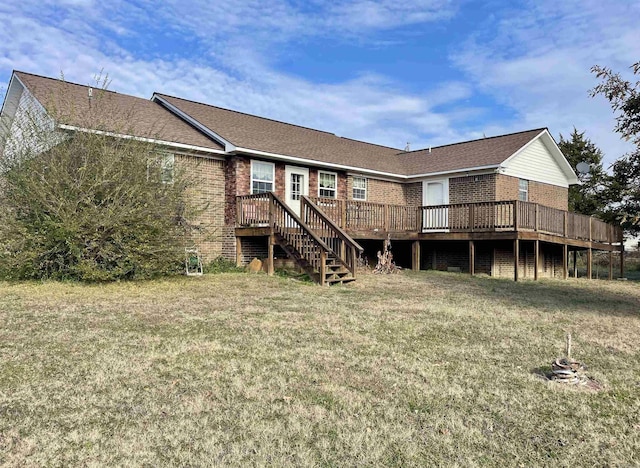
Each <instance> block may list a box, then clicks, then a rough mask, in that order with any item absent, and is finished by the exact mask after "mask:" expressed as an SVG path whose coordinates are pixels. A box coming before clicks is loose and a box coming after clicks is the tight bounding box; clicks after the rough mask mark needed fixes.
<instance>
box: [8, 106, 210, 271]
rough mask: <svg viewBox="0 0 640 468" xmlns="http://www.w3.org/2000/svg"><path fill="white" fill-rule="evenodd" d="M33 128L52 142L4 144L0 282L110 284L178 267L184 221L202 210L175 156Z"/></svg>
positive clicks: (142, 145) (186, 233)
mask: <svg viewBox="0 0 640 468" xmlns="http://www.w3.org/2000/svg"><path fill="white" fill-rule="evenodd" d="M24 120H25V119H23V121H24ZM26 121H28V122H31V123H33V122H36V123H37V119H26ZM125 124H126V121H123V127H124V126H125ZM90 125H91V123H90V122H89V123H88V124H87V126H86V128H95V127H91V126H90ZM30 132H31V134H36V139H37V140H39V141H53V142H54V143H53V144H47V145H42V144H33V139H32V140H31V143H27V142H25V143H24V144H22V145H20V141H19V140H18V143H17V144H16V142H15V141H13V142H12V143H11V145H9V146H7V145H6V144H5V145H4V148H5V154H4V156H5V157H4V158H3V159H2V167H1V173H0V187H1V190H0V276H2V277H4V278H6V279H44V278H51V279H74V280H83V281H112V280H120V279H137V278H150V277H155V276H159V275H166V274H173V273H178V272H182V271H183V270H184V247H185V245H191V244H192V243H193V242H192V240H191V233H192V231H193V228H192V226H191V225H190V224H189V222H188V221H187V220H189V219H194V217H195V216H197V213H198V211H199V210H198V207H195V206H193V205H192V204H191V203H190V201H189V200H190V199H189V197H188V196H187V191H188V190H189V189H190V187H191V186H192V185H193V183H194V181H193V179H192V178H187V177H186V176H185V174H184V172H183V171H182V170H180V168H179V167H173V155H167V154H165V153H162V152H161V150H160V149H159V148H158V147H157V146H154V145H153V144H151V143H148V142H146V141H140V140H136V139H124V138H113V137H110V136H107V135H106V134H99V133H90V132H81V131H76V132H73V133H66V134H62V133H60V132H59V131H52V130H51V129H48V128H43V127H33V126H32V128H31V129H30ZM14 133H15V132H14ZM27 133H28V132H25V131H22V132H21V134H22V135H25V134H27ZM121 133H125V134H126V133H127V132H126V128H123V130H122V131H121ZM50 134H55V136H54V137H51V136H50ZM10 136H11V135H10ZM5 143H6V142H5ZM6 148H10V149H11V152H9V151H8V150H7V149H6Z"/></svg>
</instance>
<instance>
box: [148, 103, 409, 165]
mask: <svg viewBox="0 0 640 468" xmlns="http://www.w3.org/2000/svg"><path fill="white" fill-rule="evenodd" d="M156 96H158V97H160V98H161V99H163V100H165V101H167V102H168V103H169V104H171V105H172V106H175V107H176V108H178V109H179V110H180V111H182V112H184V113H185V114H188V115H189V116H190V117H191V118H193V119H195V120H197V121H198V122H199V123H200V124H202V125H204V126H205V127H207V128H209V129H210V130H212V131H214V132H215V133H217V134H218V135H220V136H221V137H222V138H224V139H225V140H227V141H228V142H230V143H232V144H234V145H235V146H237V147H240V148H246V149H252V150H256V151H263V152H267V153H275V154H280V155H285V156H295V157H300V158H305V159H311V160H314V161H318V162H323V163H331V164H341V165H345V166H353V167H359V168H367V169H371V170H377V171H383V172H390V173H393V174H402V173H403V171H404V169H403V167H402V165H401V164H400V160H399V158H398V156H397V154H398V153H399V152H400V150H398V149H395V148H389V147H386V146H379V145H374V144H371V143H365V142H362V141H357V140H351V139H348V138H341V137H338V136H336V135H334V134H333V133H328V132H323V131H320V130H314V129H311V128H307V127H300V126H298V125H292V124H288V123H284V122H278V121H276V120H271V119H266V118H263V117H257V116H255V115H250V114H244V113H242V112H237V111H232V110H228V109H223V108H221V107H215V106H210V105H207V104H202V103H199V102H193V101H188V100H186V99H181V98H177V97H173V96H167V95H164V94H159V93H156Z"/></svg>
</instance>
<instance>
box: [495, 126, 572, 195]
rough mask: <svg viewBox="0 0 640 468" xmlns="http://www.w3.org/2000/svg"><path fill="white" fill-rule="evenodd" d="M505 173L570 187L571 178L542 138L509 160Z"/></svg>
mask: <svg viewBox="0 0 640 468" xmlns="http://www.w3.org/2000/svg"><path fill="white" fill-rule="evenodd" d="M505 166H506V169H505V170H504V172H503V174H505V175H509V176H513V177H518V178H519V179H527V180H535V181H537V182H543V183H545V184H551V185H558V186H560V187H568V186H569V180H568V178H567V175H566V174H565V172H564V171H563V170H562V168H560V165H559V164H558V163H557V161H556V159H555V158H554V157H553V156H552V154H551V153H550V152H549V150H548V149H547V147H546V146H545V144H544V143H543V142H542V141H541V139H540V138H538V139H536V140H534V141H533V142H532V143H531V144H529V146H527V147H526V148H525V149H524V150H522V151H521V152H520V153H519V154H518V155H516V156H515V157H514V158H513V159H511V160H510V161H508V162H507V163H506V164H505Z"/></svg>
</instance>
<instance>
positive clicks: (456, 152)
mask: <svg viewBox="0 0 640 468" xmlns="http://www.w3.org/2000/svg"><path fill="white" fill-rule="evenodd" d="M545 130H546V129H545V128H537V129H534V130H526V131H524V132H517V133H510V134H507V135H500V136H495V137H489V138H481V139H478V140H471V141H463V142H460V143H452V144H449V145H443V146H436V147H433V148H431V150H429V149H422V150H417V151H411V152H405V153H401V154H400V158H401V159H402V163H403V166H404V167H405V168H406V171H407V174H413V175H417V174H426V173H441V172H451V171H457V170H464V169H471V168H482V167H497V166H500V165H501V164H502V163H503V162H504V161H506V160H507V159H509V158H510V157H511V156H512V155H513V154H515V153H516V152H517V151H518V150H519V149H520V148H522V147H523V146H525V145H526V144H527V143H529V142H530V141H532V140H533V139H534V138H536V137H537V136H538V135H540V134H541V133H542V132H544V131H545Z"/></svg>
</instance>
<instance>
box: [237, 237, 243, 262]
mask: <svg viewBox="0 0 640 468" xmlns="http://www.w3.org/2000/svg"><path fill="white" fill-rule="evenodd" d="M236 266H239V267H240V266H242V238H241V237H240V236H236Z"/></svg>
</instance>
